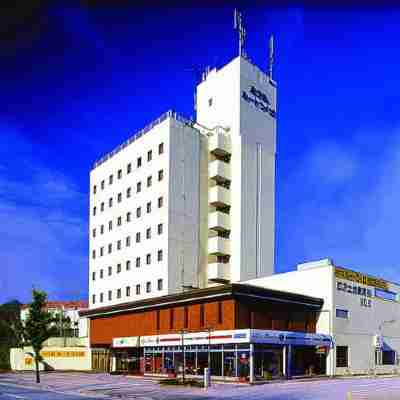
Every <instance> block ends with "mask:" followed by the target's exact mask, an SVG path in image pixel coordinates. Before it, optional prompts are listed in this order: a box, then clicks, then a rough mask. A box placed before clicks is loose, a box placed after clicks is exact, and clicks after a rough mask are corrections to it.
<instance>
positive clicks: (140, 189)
mask: <svg viewBox="0 0 400 400" xmlns="http://www.w3.org/2000/svg"><path fill="white" fill-rule="evenodd" d="M141 191H142V182H138V183H137V184H136V193H140V192H141Z"/></svg>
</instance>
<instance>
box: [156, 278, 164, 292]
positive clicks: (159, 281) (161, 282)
mask: <svg viewBox="0 0 400 400" xmlns="http://www.w3.org/2000/svg"><path fill="white" fill-rule="evenodd" d="M157 289H158V290H163V280H162V279H159V280H158V281H157Z"/></svg>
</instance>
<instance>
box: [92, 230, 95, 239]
mask: <svg viewBox="0 0 400 400" xmlns="http://www.w3.org/2000/svg"><path fill="white" fill-rule="evenodd" d="M92 236H93V237H94V238H95V237H96V228H94V229H93V230H92Z"/></svg>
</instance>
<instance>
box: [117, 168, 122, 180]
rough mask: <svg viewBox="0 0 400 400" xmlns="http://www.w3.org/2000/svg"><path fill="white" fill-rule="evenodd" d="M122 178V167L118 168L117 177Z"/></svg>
mask: <svg viewBox="0 0 400 400" xmlns="http://www.w3.org/2000/svg"><path fill="white" fill-rule="evenodd" d="M121 178H122V169H119V170H118V179H121Z"/></svg>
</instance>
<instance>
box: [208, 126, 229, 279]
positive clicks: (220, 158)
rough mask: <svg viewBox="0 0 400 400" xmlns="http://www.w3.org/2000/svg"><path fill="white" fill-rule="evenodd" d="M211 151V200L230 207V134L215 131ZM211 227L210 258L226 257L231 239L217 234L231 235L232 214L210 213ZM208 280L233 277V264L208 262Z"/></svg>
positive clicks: (212, 204)
mask: <svg viewBox="0 0 400 400" xmlns="http://www.w3.org/2000/svg"><path fill="white" fill-rule="evenodd" d="M209 151H210V153H211V154H212V155H213V156H214V157H215V158H216V159H214V160H213V161H211V162H210V163H209V166H208V176H209V178H210V180H211V181H213V184H215V186H212V187H210V189H209V203H210V205H211V206H213V207H215V208H217V209H218V208H225V209H226V208H227V207H230V205H231V193H230V190H229V189H228V188H227V187H229V183H230V181H231V167H230V164H229V163H228V162H226V159H229V157H230V154H231V142H230V137H229V136H227V135H224V134H214V135H212V136H211V137H210V138H209ZM208 228H209V230H210V233H211V235H210V236H211V237H210V238H209V239H208V254H209V256H211V259H214V260H215V259H218V260H220V259H221V258H222V259H223V258H224V257H226V256H230V254H231V248H230V247H231V245H230V240H229V239H228V238H226V237H222V236H215V234H219V235H221V234H228V233H229V232H230V230H231V221H230V216H229V214H226V213H224V212H221V211H214V212H211V213H210V214H209V218H208ZM207 273H208V280H210V281H214V282H222V281H229V280H230V265H229V263H223V262H212V263H209V264H208V271H207Z"/></svg>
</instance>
